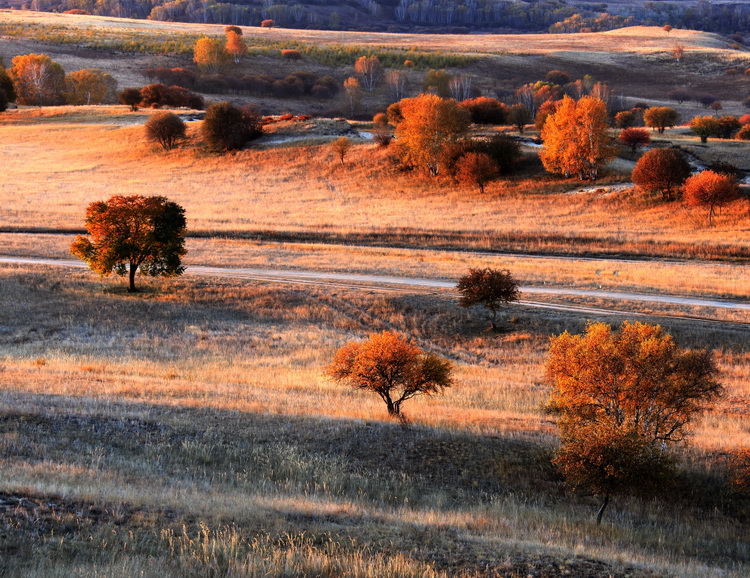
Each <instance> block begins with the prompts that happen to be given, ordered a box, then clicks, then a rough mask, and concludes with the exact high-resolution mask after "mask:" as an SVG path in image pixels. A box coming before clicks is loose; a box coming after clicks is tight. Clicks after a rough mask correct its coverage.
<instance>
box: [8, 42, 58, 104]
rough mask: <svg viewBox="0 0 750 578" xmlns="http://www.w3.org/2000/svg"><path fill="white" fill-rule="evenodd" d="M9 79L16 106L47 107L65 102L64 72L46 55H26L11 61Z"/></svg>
mask: <svg viewBox="0 0 750 578" xmlns="http://www.w3.org/2000/svg"><path fill="white" fill-rule="evenodd" d="M12 63H13V66H12V68H11V69H10V77H11V79H12V80H13V83H14V85H15V90H16V101H17V102H18V104H28V105H32V106H49V105H57V104H62V103H63V102H64V100H65V98H64V96H63V92H64V90H65V71H64V70H63V68H62V66H60V65H59V64H58V63H57V62H55V61H54V60H52V59H51V58H50V57H49V56H47V55H46V54H26V55H23V56H16V57H14V58H13V60H12Z"/></svg>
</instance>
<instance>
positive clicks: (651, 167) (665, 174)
mask: <svg viewBox="0 0 750 578" xmlns="http://www.w3.org/2000/svg"><path fill="white" fill-rule="evenodd" d="M690 172H691V169H690V163H688V162H687V160H686V159H685V157H684V156H683V154H682V153H681V152H679V151H678V150H675V149H653V150H650V151H648V152H647V153H646V154H644V155H643V156H642V157H641V158H640V159H638V162H637V163H636V164H635V168H634V169H633V175H632V177H631V178H632V179H633V182H634V183H635V184H636V185H638V186H639V187H640V188H641V189H643V190H644V191H648V192H651V193H661V196H662V199H664V200H665V201H671V200H673V199H674V197H675V192H676V191H677V189H679V188H680V187H681V186H682V184H683V183H684V182H685V179H687V178H688V177H689V176H690Z"/></svg>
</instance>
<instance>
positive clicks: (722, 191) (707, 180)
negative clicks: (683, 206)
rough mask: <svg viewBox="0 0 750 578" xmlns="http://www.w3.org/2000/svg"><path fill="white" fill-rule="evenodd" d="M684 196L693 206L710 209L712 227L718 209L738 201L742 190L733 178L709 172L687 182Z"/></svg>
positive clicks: (709, 217)
mask: <svg viewBox="0 0 750 578" xmlns="http://www.w3.org/2000/svg"><path fill="white" fill-rule="evenodd" d="M682 195H683V196H684V197H685V200H686V201H687V202H688V204H689V205H691V206H694V207H708V225H709V226H711V225H712V224H713V218H714V214H716V209H717V208H718V207H722V206H724V205H726V204H727V203H731V202H732V201H734V200H736V199H737V198H738V197H739V195H740V189H739V186H738V185H737V181H736V180H735V178H734V177H733V176H730V175H725V174H722V173H715V172H714V171H710V170H708V171H701V172H699V173H698V174H697V175H693V176H692V177H690V178H689V179H688V180H686V181H685V186H684V187H682Z"/></svg>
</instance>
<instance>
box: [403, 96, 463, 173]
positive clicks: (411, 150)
mask: <svg viewBox="0 0 750 578" xmlns="http://www.w3.org/2000/svg"><path fill="white" fill-rule="evenodd" d="M399 107H400V109H401V116H402V117H403V118H402V120H401V121H400V122H399V123H398V125H397V126H396V141H397V150H398V154H399V156H400V157H401V161H402V162H404V163H405V164H407V165H411V166H413V167H415V168H417V169H421V170H425V171H427V172H428V173H429V174H430V175H432V176H435V175H437V174H438V171H439V168H440V163H441V161H442V159H443V153H444V152H445V149H446V147H447V146H448V145H449V144H450V143H452V142H455V141H457V140H459V139H460V138H461V137H462V136H463V135H464V134H465V133H466V131H467V129H468V128H469V124H470V123H471V117H470V115H469V113H468V112H467V111H466V110H465V109H463V108H461V107H459V106H458V104H457V103H456V101H455V100H453V99H452V98H450V99H446V98H441V97H439V96H437V95H435V94H422V95H420V96H417V97H415V98H405V99H403V100H402V101H401V102H399Z"/></svg>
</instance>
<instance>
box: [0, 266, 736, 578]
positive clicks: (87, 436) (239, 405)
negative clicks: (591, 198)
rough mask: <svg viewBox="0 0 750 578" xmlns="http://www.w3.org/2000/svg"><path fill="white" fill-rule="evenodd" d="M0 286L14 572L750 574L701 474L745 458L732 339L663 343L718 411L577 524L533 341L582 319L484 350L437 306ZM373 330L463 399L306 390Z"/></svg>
mask: <svg viewBox="0 0 750 578" xmlns="http://www.w3.org/2000/svg"><path fill="white" fill-rule="evenodd" d="M0 273H1V276H0V286H2V288H3V291H2V292H0V327H1V328H2V330H1V331H0V343H2V346H1V347H2V351H3V355H4V358H3V360H2V366H3V369H2V371H1V372H0V379H2V384H3V386H2V389H0V416H1V417H0V462H1V463H2V467H0V472H2V473H0V484H1V485H2V487H3V492H4V493H1V494H0V524H3V525H5V527H7V528H12V532H10V533H8V534H6V536H8V537H9V538H8V539H9V540H10V541H11V542H10V543H9V544H8V546H9V547H8V549H7V550H6V551H7V552H10V553H11V554H10V555H8V556H3V559H2V562H0V568H3V570H9V571H11V573H12V574H13V575H39V574H40V573H41V574H44V575H51V576H54V575H66V574H67V575H69V574H75V573H79V574H90V573H92V572H94V571H95V569H96V571H97V572H105V573H107V574H113V575H132V573H133V572H135V573H138V572H139V571H140V570H143V569H146V570H145V571H146V573H147V574H148V575H156V574H161V575H166V576H184V575H192V574H196V575H206V574H223V575H230V576H254V575H258V574H260V573H261V572H267V573H271V574H274V575H279V574H281V573H282V569H287V570H286V571H287V572H297V573H298V574H310V573H316V574H317V575H322V576H338V575H349V576H383V575H392V576H473V575H477V576H478V575H487V574H488V573H492V572H497V573H498V574H500V575H510V576H525V575H527V574H529V573H544V574H545V575H553V576H554V575H561V574H564V573H565V572H568V573H572V574H574V575H582V574H586V575H592V576H605V575H606V576H608V575H615V576H620V575H626V574H627V575H644V574H647V572H646V571H645V570H643V567H649V568H652V569H655V570H656V571H661V572H667V573H670V574H677V575H684V576H709V575H718V574H719V573H720V572H725V573H728V574H730V575H732V574H734V575H738V576H739V575H743V574H746V573H747V571H748V567H749V566H750V549H749V548H748V544H747V542H746V541H745V540H744V538H742V537H743V536H746V535H747V523H748V522H747V515H748V514H749V513H750V511H748V505H747V504H744V503H742V502H736V501H734V500H729V501H727V499H728V498H727V496H726V495H725V494H723V493H722V492H723V490H722V489H721V488H722V475H723V474H722V473H721V471H720V468H716V467H715V466H714V465H712V464H713V463H714V459H713V458H714V456H715V455H718V454H721V452H725V451H727V450H728V449H731V448H732V447H736V446H747V445H749V444H750V439H748V433H747V428H746V427H745V426H744V424H743V420H744V417H745V413H746V410H747V404H748V401H749V400H750V390H749V389H748V387H749V386H748V382H747V375H748V365H750V357H749V355H750V353H749V352H748V350H747V346H746V345H747V344H746V340H744V339H742V338H741V334H740V333H737V332H733V331H732V330H729V329H727V330H719V329H708V328H706V327H704V326H694V325H691V324H686V323H678V324H674V325H673V326H670V327H669V329H670V330H671V331H672V332H673V333H674V334H675V335H676V337H677V339H678V340H679V341H680V343H682V344H685V345H693V346H695V345H698V344H701V343H705V344H708V345H710V346H711V347H713V348H715V349H716V351H717V352H718V354H719V356H720V364H721V366H722V369H723V371H724V381H725V383H726V385H727V389H728V392H729V396H728V397H727V399H726V401H724V402H722V404H721V405H720V406H719V407H718V408H717V409H716V410H715V411H712V412H711V413H709V414H708V415H707V416H706V417H705V418H704V419H703V420H702V421H701V423H700V424H699V425H698V428H697V431H696V436H695V440H694V441H695V448H696V449H695V450H693V451H691V452H685V453H684V456H683V458H682V459H684V460H685V463H686V465H687V467H688V472H689V473H688V475H686V476H685V477H684V478H683V479H680V480H679V481H678V482H677V484H676V485H675V487H674V488H672V489H671V490H670V492H671V493H670V499H669V500H668V501H667V500H663V499H662V498H657V499H655V500H653V501H648V502H639V501H630V500H620V501H618V502H617V508H616V509H615V511H614V512H613V514H612V517H611V519H610V521H609V523H608V524H605V525H604V526H602V527H601V528H597V527H595V525H594V524H593V517H592V512H593V508H594V502H593V501H592V500H591V499H590V498H587V497H585V496H567V495H565V494H563V487H562V485H561V481H560V480H559V478H558V477H557V476H556V474H555V473H554V471H553V470H552V469H551V467H550V465H549V461H548V459H549V452H550V451H551V449H552V448H553V447H554V435H553V432H554V430H553V425H552V424H551V423H550V422H549V420H548V417H547V416H545V415H544V414H542V413H541V411H540V404H541V403H542V402H543V401H544V400H545V399H546V396H547V388H546V387H545V386H544V385H543V383H542V362H543V358H544V353H545V350H546V346H547V337H548V336H549V335H550V334H551V333H557V332H560V331H562V330H564V329H570V330H571V331H580V330H581V329H582V327H583V321H582V320H580V319H577V318H574V317H571V316H567V315H555V314H548V313H545V314H543V315H540V314H537V313H534V312H532V311H524V310H521V311H514V314H517V316H518V318H519V320H518V321H517V322H516V323H514V324H510V325H508V327H510V328H512V330H511V331H509V332H506V333H501V334H492V333H489V332H487V331H486V327H487V320H486V318H485V316H484V315H482V314H481V313H480V312H473V311H469V312H467V311H464V310H460V309H458V308H457V307H456V305H455V303H454V302H452V301H451V300H448V299H445V298H441V297H425V296H402V295H401V296H383V295H373V294H368V293H366V292H352V291H344V290H335V291H333V292H332V291H330V290H327V289H320V290H318V289H310V288H305V289H304V290H301V289H294V288H291V289H286V288H280V287H277V286H263V285H257V284H251V283H244V282H241V281H226V282H210V283H209V282H206V281H203V280H191V279H189V278H184V279H178V280H173V281H169V282H161V281H154V282H151V283H150V284H148V290H147V291H146V293H145V294H144V295H141V296H139V297H136V298H134V297H132V296H128V295H127V294H126V293H125V292H124V291H123V290H122V289H121V288H120V285H121V283H119V282H118V281H115V282H108V281H107V282H103V283H102V282H96V281H93V280H92V279H91V277H90V275H88V274H87V273H85V272H74V273H69V274H66V275H64V276H63V275H60V274H59V272H56V271H39V270H38V269H37V270H25V269H23V268H11V267H3V268H2V269H0ZM381 329H394V330H398V331H401V332H405V333H407V334H409V335H412V336H414V337H415V338H416V339H417V340H418V341H419V343H420V345H422V346H424V347H428V348H429V349H431V350H433V351H436V352H438V353H440V354H442V355H445V356H448V357H449V358H450V359H452V360H454V361H455V363H456V365H457V379H458V381H459V383H460V385H458V386H457V387H455V388H451V389H449V390H448V391H447V392H446V395H445V396H443V397H438V398H434V399H418V400H412V402H410V404H409V405H408V406H407V407H406V408H405V411H406V412H407V414H408V416H409V418H410V420H411V425H410V426H408V427H404V426H402V425H400V424H398V423H394V422H390V421H388V420H387V419H386V412H385V408H384V406H382V403H380V402H379V401H377V400H375V399H373V398H372V397H371V396H369V395H366V394H364V393H360V392H355V391H350V390H348V389H346V388H342V387H338V386H335V385H334V384H332V383H331V382H329V381H328V380H326V379H325V378H323V377H322V376H321V367H322V366H323V365H324V364H325V363H326V362H327V361H328V360H329V359H330V356H331V355H332V353H333V351H334V350H335V348H336V347H337V346H339V345H340V344H341V343H342V342H344V341H346V340H349V339H351V338H358V337H363V336H365V335H366V334H367V333H368V332H369V331H378V330H381ZM698 482H700V486H697V485H696V484H697V483H698ZM698 488H700V492H698ZM696 492H698V493H699V495H700V499H697V498H696ZM738 537H739V538H738ZM342 572H343V574H342ZM347 572H348V573H347Z"/></svg>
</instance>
